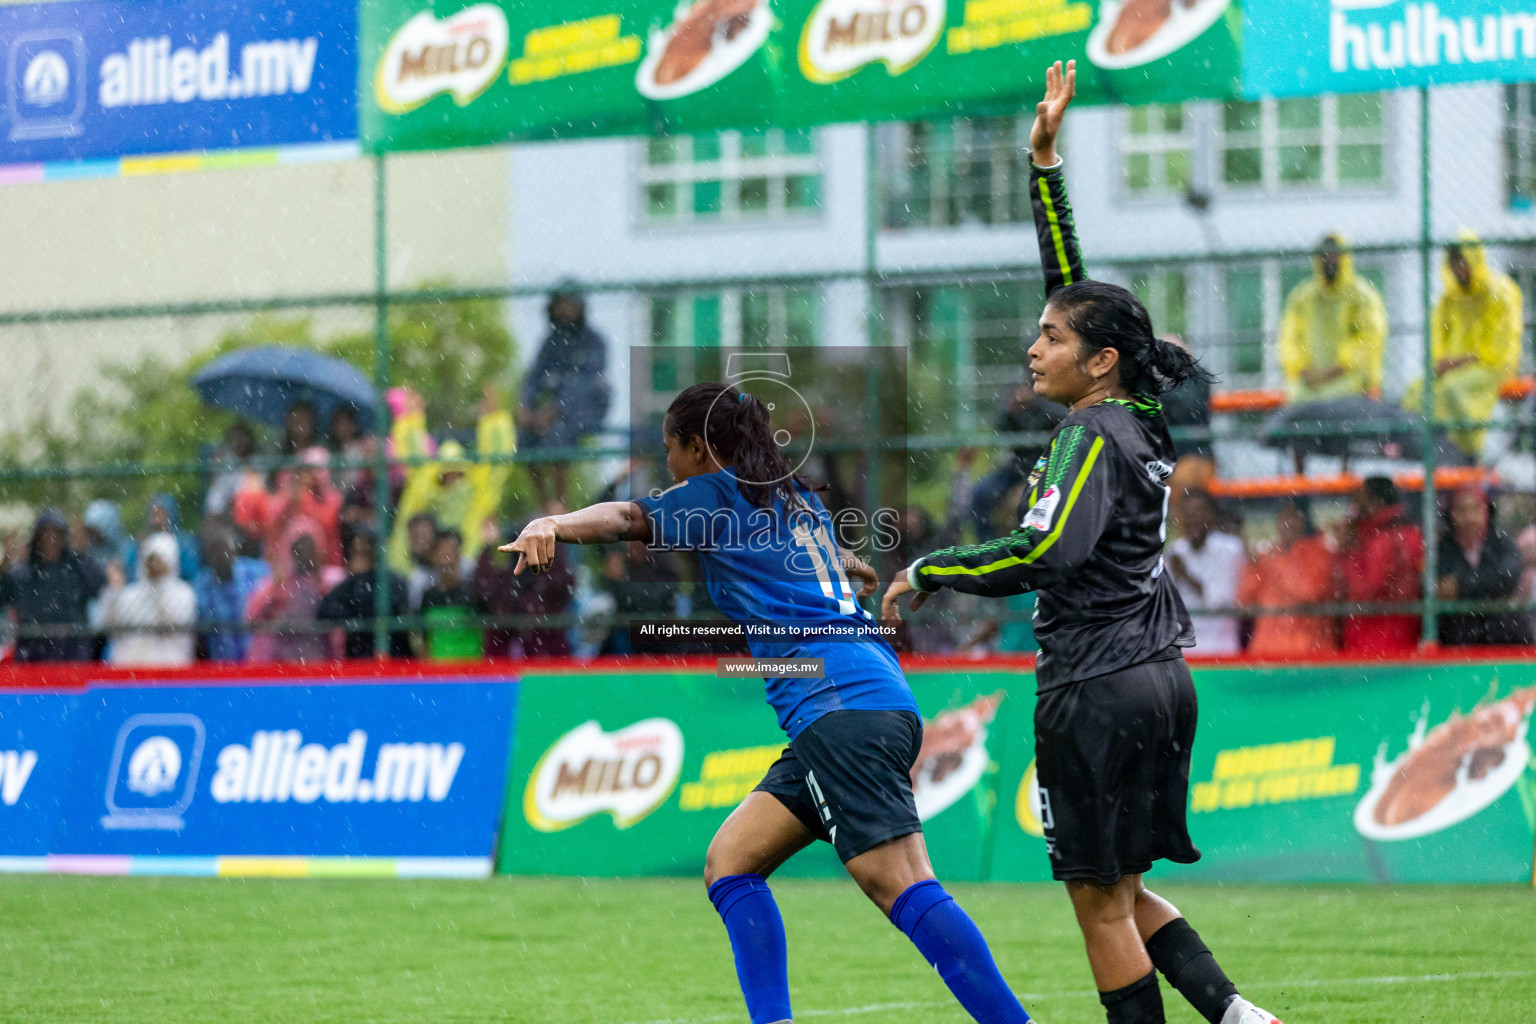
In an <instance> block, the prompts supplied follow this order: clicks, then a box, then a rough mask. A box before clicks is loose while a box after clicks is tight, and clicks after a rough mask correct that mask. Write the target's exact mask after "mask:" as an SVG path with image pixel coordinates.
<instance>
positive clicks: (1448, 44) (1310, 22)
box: [1243, 0, 1536, 96]
mask: <svg viewBox="0 0 1536 1024" xmlns="http://www.w3.org/2000/svg"><path fill="white" fill-rule="evenodd" d="M1246 15H1247V25H1246V26H1245V29H1244V34H1243V91H1244V92H1245V93H1247V94H1248V95H1250V96H1310V95H1314V94H1316V93H1322V92H1336V93H1351V92H1372V91H1375V90H1378V89H1397V88H1402V87H1404V86H1424V85H1446V84H1452V83H1456V82H1529V81H1536V0H1437V2H1434V3H1431V2H1428V0H1424V2H1418V0H1292V2H1289V3H1273V2H1271V3H1250V4H1248V5H1246Z"/></svg>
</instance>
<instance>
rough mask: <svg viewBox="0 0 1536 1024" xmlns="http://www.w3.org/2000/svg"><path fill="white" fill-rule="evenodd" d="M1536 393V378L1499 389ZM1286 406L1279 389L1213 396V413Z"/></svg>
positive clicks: (1516, 397) (1515, 397)
mask: <svg viewBox="0 0 1536 1024" xmlns="http://www.w3.org/2000/svg"><path fill="white" fill-rule="evenodd" d="M1533 391H1536V376H1527V377H1511V378H1510V379H1509V380H1507V381H1505V382H1504V384H1503V386H1502V387H1500V388H1499V398H1500V399H1502V400H1503V401H1506V402H1520V401H1524V400H1525V399H1526V398H1528V397H1529V396H1530V395H1531V393H1532V392H1533ZM1284 404H1285V392H1284V391H1280V390H1278V389H1269V388H1251V389H1249V390H1246V391H1218V392H1216V393H1215V394H1213V395H1211V412H1225V413H1245V412H1274V411H1275V410H1276V409H1278V408H1280V407H1281V406H1282V405H1284Z"/></svg>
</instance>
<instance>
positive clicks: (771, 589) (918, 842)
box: [502, 383, 1029, 1024]
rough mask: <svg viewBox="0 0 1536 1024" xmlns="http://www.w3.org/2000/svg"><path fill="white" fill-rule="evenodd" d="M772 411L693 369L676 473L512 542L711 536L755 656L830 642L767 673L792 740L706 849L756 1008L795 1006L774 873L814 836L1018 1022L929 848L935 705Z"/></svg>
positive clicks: (530, 549)
mask: <svg viewBox="0 0 1536 1024" xmlns="http://www.w3.org/2000/svg"><path fill="white" fill-rule="evenodd" d="M771 429H772V428H771V427H770V425H769V419H768V410H767V408H766V407H765V406H764V405H763V403H762V402H761V401H759V400H758V399H757V398H755V397H753V396H752V395H749V394H747V393H745V392H743V391H740V390H739V389H737V388H735V387H729V386H727V385H724V384H713V383H712V384H695V385H694V386H693V387H690V388H688V389H687V390H685V391H684V392H683V393H682V394H680V395H678V396H677V398H676V399H674V400H673V402H672V404H671V406H670V407H669V408H668V409H667V415H666V420H665V422H664V425H663V431H662V433H663V437H664V439H665V444H666V451H667V468H668V469H669V470H670V471H671V473H672V476H673V478H674V479H675V480H676V481H677V484H676V485H675V486H673V487H671V488H670V489H668V490H666V491H664V492H662V493H661V494H659V495H657V496H654V497H648V498H642V499H640V500H638V501H633V502H627V501H625V502H606V503H603V504H600V505H593V506H590V507H588V508H584V509H580V510H578V511H575V512H569V513H566V514H564V515H558V516H549V517H546V518H543V519H536V520H534V521H533V522H531V523H529V524H528V526H527V527H526V528H525V529H524V530H523V532H522V533H521V534H520V535H519V536H518V538H517V540H516V541H514V542H513V543H511V544H508V545H506V546H505V547H504V548H503V549H502V550H504V551H515V552H517V553H518V554H519V555H520V556H521V557H520V558H519V559H518V564H517V566H516V568H515V570H514V571H515V572H517V573H522V572H523V571H524V570H525V569H532V570H534V571H540V570H542V569H543V568H544V567H545V566H548V565H549V564H550V561H551V560H552V559H553V557H554V550H555V544H556V543H557V542H560V541H565V542H567V543H575V544H606V543H614V542H617V541H625V540H643V541H647V542H648V543H650V544H652V545H654V546H656V547H659V548H670V549H682V550H691V551H697V552H698V553H699V560H700V563H701V565H702V566H703V572H704V579H705V583H706V585H707V586H708V587H709V593H710V597H711V598H713V599H714V602H715V604H716V605H717V606H718V607H719V608H720V610H721V611H722V612H723V613H724V614H726V615H727V616H729V617H730V618H732V619H734V620H735V621H737V622H739V623H742V624H743V626H745V627H747V633H748V644H749V647H750V648H751V650H752V653H753V655H754V656H755V657H757V658H759V659H763V660H770V659H785V660H787V659H791V658H793V659H821V661H822V664H823V666H824V674H823V675H821V676H820V677H817V678H797V677H779V678H769V679H767V686H768V702H769V704H770V705H772V707H773V709H774V711H775V712H776V713H777V715H778V719H779V725H780V726H781V727H782V728H783V729H784V731H785V733H787V734H788V736H789V746H788V748H786V749H785V751H784V754H783V756H781V757H780V758H779V760H778V761H777V762H776V763H775V764H774V765H773V766H772V767H771V768H770V769H769V770H768V773H767V775H766V776H764V778H763V781H762V782H761V783H759V784H758V787H757V789H755V790H754V791H753V792H752V793H750V794H748V795H747V798H746V799H745V800H743V801H742V803H741V806H739V807H737V808H736V810H735V811H734V812H732V814H731V816H730V817H729V818H727V819H726V821H725V823H724V824H722V825H721V826H720V830H719V832H717V833H716V834H715V838H714V840H713V841H712V842H711V843H710V845H709V852H708V854H707V856H706V860H705V869H704V880H705V883H706V884H707V885H708V887H709V898H710V901H711V902H712V903H713V904H714V906H715V909H716V910H717V911H718V912H719V914H720V917H721V919H722V920H723V921H724V922H725V928H726V932H727V934H728V935H729V936H730V941H731V948H732V950H733V952H734V953H735V958H736V973H737V977H738V980H739V981H740V983H741V989H742V993H743V995H744V996H745V997H746V1002H747V1010H748V1012H749V1013H750V1015H751V1018H752V1022H753V1024H777V1022H781V1021H789V1020H790V1019H791V1015H790V1005H789V978H788V970H787V966H786V958H785V940H784V925H783V921H782V920H781V919H780V917H779V911H778V908H777V906H776V905H775V903H774V900H773V895H772V893H771V892H770V891H769V888H768V884H767V878H768V876H769V875H771V874H772V873H773V872H774V870H776V869H777V868H778V867H779V865H781V864H783V863H784V862H785V861H787V860H788V859H789V858H790V857H792V856H794V855H795V854H796V853H798V852H799V851H800V850H802V849H804V848H805V847H807V846H809V845H810V844H811V843H812V842H813V841H815V840H818V839H819V840H822V841H823V842H828V843H831V844H832V846H833V848H834V849H836V851H837V854H838V857H839V858H841V860H842V862H843V864H844V866H845V867H846V868H847V870H848V873H849V874H850V875H851V876H852V877H853V879H854V881H855V882H857V883H858V885H859V888H861V889H862V890H863V891H864V893H865V895H867V896H868V897H869V898H870V899H871V900H872V901H874V903H875V905H876V906H878V907H879V908H880V909H881V910H882V911H883V912H884V913H885V914H886V915H887V917H889V918H890V920H891V922H892V923H893V924H894V925H896V926H897V927H898V928H900V929H901V930H902V932H904V933H905V934H906V935H907V936H908V938H910V939H911V940H912V942H913V943H914V944H915V945H916V946H917V948H918V950H919V951H920V952H921V953H922V954H923V956H924V958H925V959H927V960H928V962H929V963H930V964H932V965H933V966H934V968H935V969H936V970H937V971H938V972H939V974H940V976H941V977H942V978H943V979H944V981H945V983H946V984H947V985H948V986H949V988H950V990H951V991H952V992H953V993H954V994H955V997H956V998H957V999H959V1001H960V1003H961V1005H962V1006H964V1007H965V1009H966V1010H967V1011H968V1012H969V1013H970V1014H971V1016H972V1017H974V1018H975V1019H976V1020H977V1021H980V1022H982V1024H1021V1022H1023V1021H1027V1020H1029V1015H1028V1014H1027V1013H1025V1012H1024V1009H1023V1008H1022V1007H1021V1006H1020V1005H1019V1002H1018V1000H1017V999H1015V998H1014V996H1013V994H1012V993H1011V992H1010V991H1009V990H1008V987H1007V985H1006V984H1005V983H1004V981H1003V979H1002V976H1001V974H999V972H998V970H997V967H996V965H995V964H994V963H993V960H992V955H991V953H990V952H989V950H988V949H987V944H986V941H985V940H984V939H983V938H982V936H981V933H980V932H979V931H977V929H976V926H975V925H974V924H973V923H972V922H971V920H970V918H969V917H968V916H967V915H966V914H965V912H964V911H963V910H961V909H960V907H959V906H958V905H957V904H956V903H955V901H954V900H953V899H951V898H950V897H949V896H948V894H946V893H945V892H944V889H943V888H942V887H941V886H940V885H939V883H938V882H937V881H936V880H935V879H934V876H933V868H932V867H931V866H930V865H929V862H928V851H927V847H926V845H925V844H924V842H923V835H922V825H921V824H920V823H919V821H918V817H917V807H916V805H915V804H914V802H913V797H912V782H911V777H910V772H911V770H912V765H913V763H914V762H915V761H916V759H917V754H918V750H919V748H920V747H921V746H922V737H923V723H922V719H921V718H920V717H919V715H918V711H917V705H916V703H915V702H914V700H913V699H912V692H911V690H909V689H908V688H907V684H906V680H905V678H904V677H903V676H902V674H901V668H900V666H899V665H898V663H897V661H896V657H895V655H894V654H893V653H892V652H891V649H890V647H888V646H887V645H886V644H884V643H883V642H881V641H880V640H878V639H876V638H875V637H874V635H873V632H872V627H873V624H874V620H873V617H872V616H871V615H870V614H869V612H867V611H866V610H865V609H863V608H862V607H860V606H859V603H858V600H857V598H858V597H859V596H861V594H856V593H855V592H854V590H853V588H852V586H851V585H850V583H849V582H848V571H849V570H850V569H851V570H852V572H853V574H854V575H855V576H856V577H857V578H860V579H861V580H862V581H863V582H864V584H865V585H864V587H863V589H862V594H867V593H870V592H872V589H873V583H874V579H873V573H872V572H871V571H870V570H869V569H868V567H867V566H864V565H863V564H862V563H861V562H859V561H858V560H857V559H854V558H852V557H851V556H848V555H846V554H844V553H843V552H842V551H841V550H839V548H838V547H837V545H836V544H835V543H834V542H833V540H832V536H833V527H832V521H831V518H830V516H829V515H828V514H827V510H826V509H825V508H824V507H823V506H822V504H821V501H820V500H819V499H818V498H817V497H816V495H815V493H813V491H812V490H811V489H810V487H808V486H807V485H806V484H805V483H804V482H803V481H801V480H800V479H799V478H798V477H796V476H795V475H794V471H793V469H792V468H791V467H790V465H789V463H788V462H787V461H786V460H785V458H784V456H783V454H782V453H781V452H780V451H779V448H778V446H777V445H776V444H775V443H774V441H773V438H772V435H771Z"/></svg>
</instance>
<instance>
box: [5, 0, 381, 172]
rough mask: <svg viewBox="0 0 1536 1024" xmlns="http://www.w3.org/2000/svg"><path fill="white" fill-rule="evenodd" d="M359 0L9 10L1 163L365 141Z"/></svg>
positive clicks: (104, 0)
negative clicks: (360, 112)
mask: <svg viewBox="0 0 1536 1024" xmlns="http://www.w3.org/2000/svg"><path fill="white" fill-rule="evenodd" d="M356 22H357V13H356V5H355V4H354V3H352V2H349V0H304V2H303V3H289V2H285V0H251V2H238V0H200V2H197V3H188V2H174V0H160V2H149V3H140V2H129V0H97V2H86V3H45V4H34V5H28V6H21V7H0V60H3V62H4V74H5V96H4V99H5V102H4V106H3V109H0V163H28V162H52V161H65V160H85V159H99V158H107V157H117V156H120V155H124V154H134V153H173V152H185V151H192V150H223V149H236V148H248V147H273V146H287V145H296V144H302V143H314V142H340V141H346V140H350V139H353V138H355V137H356V135H357V112H356V109H357V108H356V79H357V46H356V42H357V40H356V36H357V25H356Z"/></svg>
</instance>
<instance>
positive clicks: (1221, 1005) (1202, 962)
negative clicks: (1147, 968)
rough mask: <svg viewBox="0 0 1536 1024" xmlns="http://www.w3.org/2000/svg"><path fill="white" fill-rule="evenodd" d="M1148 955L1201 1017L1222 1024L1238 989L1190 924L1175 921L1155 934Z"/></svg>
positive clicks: (1214, 1023) (1148, 941)
mask: <svg viewBox="0 0 1536 1024" xmlns="http://www.w3.org/2000/svg"><path fill="white" fill-rule="evenodd" d="M1147 955H1148V956H1149V957H1151V958H1152V966H1153V967H1156V968H1157V969H1158V970H1159V971H1161V972H1162V974H1163V977H1165V978H1167V979H1168V984H1170V985H1172V986H1173V987H1174V988H1176V989H1178V990H1179V995H1181V996H1183V997H1184V998H1185V999H1187V1000H1189V1005H1190V1006H1193V1007H1194V1008H1195V1011H1196V1012H1197V1013H1199V1014H1200V1016H1202V1017H1204V1018H1205V1019H1206V1020H1208V1021H1210V1022H1211V1024H1221V1017H1222V1014H1224V1013H1226V1012H1227V1004H1228V1003H1230V1002H1231V1001H1232V1000H1233V998H1235V997H1236V996H1237V986H1236V985H1234V984H1232V981H1231V979H1229V978H1228V977H1227V975H1226V972H1225V971H1223V970H1222V969H1221V965H1220V964H1218V963H1217V962H1216V958H1215V957H1214V956H1212V955H1211V951H1210V950H1209V949H1207V948H1206V945H1205V943H1203V942H1201V941H1200V935H1199V933H1198V932H1196V931H1195V930H1194V929H1193V928H1191V927H1190V926H1189V922H1188V921H1186V920H1184V919H1183V918H1182V917H1178V918H1174V919H1173V920H1172V921H1169V922H1168V923H1167V924H1165V925H1163V926H1162V927H1161V928H1159V929H1158V930H1157V931H1156V932H1154V933H1153V934H1152V937H1151V938H1150V939H1148V940H1147Z"/></svg>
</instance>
